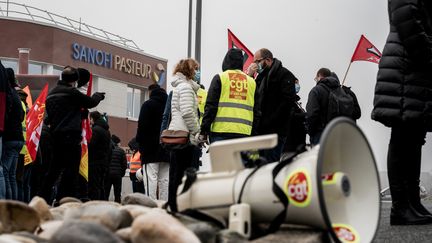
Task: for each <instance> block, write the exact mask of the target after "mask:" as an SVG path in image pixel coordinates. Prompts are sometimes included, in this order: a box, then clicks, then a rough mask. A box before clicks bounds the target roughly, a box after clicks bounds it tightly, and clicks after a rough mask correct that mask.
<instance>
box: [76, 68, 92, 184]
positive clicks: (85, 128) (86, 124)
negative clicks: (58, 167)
mask: <svg viewBox="0 0 432 243" xmlns="http://www.w3.org/2000/svg"><path fill="white" fill-rule="evenodd" d="M92 86H93V74H92V73H90V80H89V82H88V87H87V95H88V96H90V94H91V90H92ZM81 128H82V133H81V135H82V141H81V161H80V167H79V173H80V174H81V175H82V176H83V177H84V178H85V179H86V180H87V181H88V142H89V141H90V139H91V135H92V131H91V127H90V120H89V119H88V118H86V119H83V120H82V122H81Z"/></svg>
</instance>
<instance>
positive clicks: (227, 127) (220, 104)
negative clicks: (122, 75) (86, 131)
mask: <svg viewBox="0 0 432 243" xmlns="http://www.w3.org/2000/svg"><path fill="white" fill-rule="evenodd" d="M243 60H244V57H243V53H242V51H241V50H239V49H230V50H228V52H227V53H226V56H225V58H224V60H223V61H222V72H221V73H219V74H216V75H215V76H214V77H213V79H212V81H211V83H210V87H209V89H208V90H207V91H206V90H205V87H204V86H203V85H202V84H201V82H200V79H201V78H200V71H199V69H200V66H199V63H198V62H197V61H196V60H194V59H192V58H188V59H183V60H180V61H179V62H178V63H177V65H176V66H175V68H174V72H173V79H172V82H171V86H172V91H171V92H170V93H169V94H167V92H166V90H165V89H163V88H162V87H160V86H159V85H158V84H153V85H150V86H149V88H148V90H149V99H148V100H147V101H145V102H144V103H143V104H142V106H141V110H140V114H139V119H138V128H137V132H136V136H135V137H134V138H133V139H132V140H131V141H129V143H128V146H129V148H130V150H131V151H133V154H132V155H131V158H130V161H129V177H130V180H131V183H132V189H133V191H134V192H140V193H145V194H146V195H147V196H149V197H150V198H152V199H155V200H162V201H166V202H168V203H167V206H169V207H170V209H171V210H172V211H177V206H176V194H177V188H178V186H179V184H180V183H181V180H182V177H183V176H184V174H185V173H188V171H189V172H191V173H194V172H196V171H197V170H198V169H199V166H200V165H201V160H200V158H201V156H202V148H203V147H204V146H206V145H207V144H210V143H214V142H216V141H221V140H226V139H234V138H242V137H247V136H256V135H264V134H271V133H276V134H277V135H278V143H277V146H276V147H275V148H273V149H267V150H262V151H255V156H249V157H248V156H244V157H243V162H244V165H245V166H246V167H253V166H255V165H256V161H255V160H256V159H257V158H260V159H261V161H265V162H275V161H279V160H280V159H281V155H282V154H283V153H297V152H301V151H304V149H305V146H306V134H307V131H308V129H309V131H314V133H313V134H312V133H310V135H311V143H312V144H317V143H318V142H317V141H319V137H317V135H316V134H319V132H321V131H322V130H323V129H324V127H325V125H326V123H327V122H328V120H327V119H323V118H325V117H326V115H325V114H324V113H325V112H326V109H327V108H326V107H325V106H326V102H327V101H326V96H328V94H327V95H326V94H323V93H325V92H327V93H330V92H331V89H334V88H336V87H339V86H340V84H339V81H338V79H337V77H336V78H334V77H335V74H334V73H333V74H332V75H333V76H331V75H330V70H328V69H325V68H323V69H320V70H319V71H318V73H317V78H319V79H320V80H317V81H318V84H317V86H316V87H315V88H314V89H313V90H312V91H311V94H310V97H309V101H308V105H307V107H311V108H310V109H308V112H306V111H305V110H304V109H303V108H302V106H301V103H300V102H299V100H300V97H299V96H298V95H297V93H298V92H299V90H300V84H299V81H298V79H297V78H296V77H295V76H294V74H293V73H292V72H290V71H289V70H288V69H286V68H285V67H283V65H282V62H281V61H280V60H278V59H277V58H274V57H273V54H272V52H271V51H269V50H268V49H265V48H263V49H260V50H258V51H257V52H256V53H255V56H254V61H253V63H252V64H251V65H250V66H249V67H248V69H247V73H245V72H243V71H242V70H243V64H244V63H243ZM322 70H324V72H323V71H322ZM2 75H4V80H6V81H7V82H3V83H2V84H3V88H4V94H5V96H4V98H5V103H3V104H5V105H4V107H5V108H6V112H5V113H4V114H5V115H6V116H7V117H6V118H5V119H4V128H3V130H2V133H1V135H2V136H1V138H2V146H1V147H2V158H1V164H0V198H6V199H14V200H22V201H24V202H28V201H29V200H30V198H31V197H33V196H35V195H39V196H41V197H43V198H44V199H45V200H46V201H47V202H48V203H50V204H52V203H53V202H56V201H59V200H60V199H61V198H63V197H76V198H79V199H81V200H83V201H86V200H108V198H109V195H110V191H111V187H114V200H115V201H117V202H120V201H121V186H122V177H123V176H124V175H125V172H126V169H127V163H128V162H127V160H126V155H125V151H124V150H123V149H122V148H121V147H120V146H119V144H120V139H119V138H118V137H117V136H116V135H114V134H113V135H111V133H110V129H109V125H108V117H107V116H105V115H104V114H102V113H100V112H98V111H92V112H89V109H92V108H94V109H97V108H96V107H97V105H98V104H99V103H100V102H101V101H103V100H104V98H105V93H100V92H95V93H94V94H93V95H92V96H88V95H86V94H85V92H84V91H85V90H86V86H87V83H88V81H89V76H90V74H89V72H88V71H87V70H85V69H82V68H74V67H70V66H67V67H65V68H64V70H63V71H62V74H61V78H60V80H59V81H58V83H57V85H56V86H55V87H54V88H53V89H52V90H51V91H50V92H49V94H48V96H47V99H46V112H45V117H44V119H43V128H42V131H41V138H40V143H39V149H38V153H37V156H36V160H35V161H30V162H31V163H29V162H25V160H26V159H27V160H28V157H29V156H26V153H28V151H26V146H25V140H26V139H27V137H26V133H25V129H26V119H25V118H24V117H25V114H26V112H27V111H28V109H29V108H28V105H27V104H26V97H27V95H26V93H25V92H24V91H22V90H21V87H20V85H19V84H18V82H17V80H16V78H15V74H14V72H13V70H12V69H11V68H4V67H2ZM321 79H322V81H321ZM2 80H3V79H2ZM331 82H332V84H331V85H329V84H328V83H331ZM332 85H333V86H332ZM319 87H322V88H321V90H320V91H319V92H315V91H314V90H315V89H318V88H319ZM324 87H327V88H324ZM348 91H349V90H348ZM313 94H315V96H314V95H313ZM350 94H351V95H352V96H353V97H354V99H355V101H357V99H356V98H355V95H354V93H352V92H351V93H350ZM0 97H2V96H0ZM311 97H312V98H311ZM356 107H358V103H356ZM309 110H310V111H311V112H310V113H309ZM312 111H313V112H312ZM321 113H322V114H321ZM359 117H360V110H359V107H358V113H356V115H355V116H352V118H353V119H357V118H359ZM84 119H89V120H90V124H91V128H92V136H91V139H90V141H88V180H87V179H86V178H84V177H83V176H82V175H81V174H80V173H79V167H80V161H81V150H82V147H81V143H82V140H83V138H82V121H83V120H84ZM308 125H310V126H309V127H308ZM165 130H171V131H184V132H187V134H188V139H187V141H188V142H187V144H185V145H184V146H181V147H177V148H172V147H168V146H164V144H163V143H161V134H162V133H163V132H164V131H165ZM20 153H21V154H20ZM257 156H258V157H257ZM25 158H26V159H25ZM32 172H33V173H32Z"/></svg>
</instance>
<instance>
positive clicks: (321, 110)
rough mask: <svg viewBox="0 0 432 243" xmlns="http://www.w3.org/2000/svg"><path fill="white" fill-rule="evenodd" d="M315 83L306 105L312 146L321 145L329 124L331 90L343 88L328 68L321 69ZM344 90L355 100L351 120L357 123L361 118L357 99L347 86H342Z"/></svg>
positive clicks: (307, 123)
mask: <svg viewBox="0 0 432 243" xmlns="http://www.w3.org/2000/svg"><path fill="white" fill-rule="evenodd" d="M315 82H317V84H316V85H315V87H313V88H312V89H311V91H310V92H309V97H308V101H307V104H306V111H307V114H306V125H307V131H308V134H309V137H310V143H311V144H312V145H316V144H318V143H319V141H320V138H321V134H322V132H323V131H324V128H325V127H326V125H327V124H328V123H329V121H328V116H327V115H328V103H329V94H330V90H332V89H336V88H339V87H341V84H340V82H339V78H338V77H337V75H336V74H335V73H334V72H331V71H330V69H328V68H320V69H319V70H318V72H317V74H316V77H315ZM342 88H343V90H344V91H345V92H346V93H347V94H348V95H350V96H351V97H352V99H353V102H354V103H353V104H354V106H353V107H354V110H353V113H352V117H350V118H352V119H353V120H354V121H355V120H357V119H359V118H360V116H361V110H360V105H359V103H358V100H357V97H356V95H355V94H354V92H353V91H352V90H351V89H350V88H348V87H345V86H342Z"/></svg>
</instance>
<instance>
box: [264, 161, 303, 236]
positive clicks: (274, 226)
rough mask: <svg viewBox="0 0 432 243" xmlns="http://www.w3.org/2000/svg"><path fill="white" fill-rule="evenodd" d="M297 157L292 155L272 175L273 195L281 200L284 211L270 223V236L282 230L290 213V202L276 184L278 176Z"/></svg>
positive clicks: (268, 230)
mask: <svg viewBox="0 0 432 243" xmlns="http://www.w3.org/2000/svg"><path fill="white" fill-rule="evenodd" d="M295 156H297V153H294V154H293V155H291V157H289V158H287V159H285V160H283V161H281V162H279V164H278V165H276V166H275V167H274V168H273V171H272V175H273V182H272V184H273V185H272V190H273V193H274V194H275V195H276V196H277V197H278V198H279V200H280V201H281V203H282V204H283V206H284V209H283V210H282V211H281V212H280V213H279V214H278V215H277V216H276V217H275V218H274V219H273V220H272V222H271V223H270V226H269V227H268V229H267V233H268V234H270V233H273V232H276V231H277V230H278V229H279V228H280V226H281V225H282V223H283V222H284V221H285V218H286V215H287V211H288V205H289V201H288V198H287V196H286V195H285V192H284V191H283V190H282V189H281V188H280V187H279V185H278V184H277V183H276V177H277V176H278V174H279V172H280V171H281V170H282V168H284V167H285V166H287V165H288V164H289V163H291V162H292V160H293V159H294V157H295Z"/></svg>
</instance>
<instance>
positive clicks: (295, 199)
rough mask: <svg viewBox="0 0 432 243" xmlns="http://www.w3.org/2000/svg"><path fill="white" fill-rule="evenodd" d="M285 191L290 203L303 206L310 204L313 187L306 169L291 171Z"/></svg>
mask: <svg viewBox="0 0 432 243" xmlns="http://www.w3.org/2000/svg"><path fill="white" fill-rule="evenodd" d="M284 191H285V194H286V195H287V196H288V199H289V202H290V204H292V205H294V206H297V207H301V208H303V207H307V206H309V204H310V200H311V196H312V187H311V180H310V177H309V175H308V172H307V171H306V170H305V169H297V170H295V171H293V172H291V174H289V175H288V177H287V179H286V181H285V186H284Z"/></svg>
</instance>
